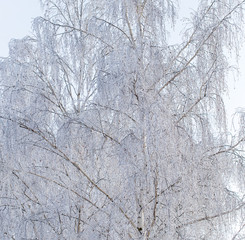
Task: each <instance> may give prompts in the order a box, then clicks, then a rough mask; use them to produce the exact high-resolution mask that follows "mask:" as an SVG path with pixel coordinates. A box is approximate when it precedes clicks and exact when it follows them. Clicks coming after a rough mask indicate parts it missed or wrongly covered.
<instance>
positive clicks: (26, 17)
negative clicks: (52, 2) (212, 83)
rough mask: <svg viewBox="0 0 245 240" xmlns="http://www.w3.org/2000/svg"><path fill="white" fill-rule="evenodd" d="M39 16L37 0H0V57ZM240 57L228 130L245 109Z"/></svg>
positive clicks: (188, 5)
mask: <svg viewBox="0 0 245 240" xmlns="http://www.w3.org/2000/svg"><path fill="white" fill-rule="evenodd" d="M197 2H198V1H197V0H184V1H183V0H181V1H180V8H181V12H180V15H181V14H183V15H185V14H186V13H189V12H190V11H191V9H195V7H196V5H197ZM41 14H42V11H41V8H40V3H39V0H0V57H7V56H8V43H9V41H10V40H11V39H13V38H16V39H20V38H23V37H25V36H26V35H30V34H31V29H32V27H31V26H32V21H33V19H34V18H35V17H37V16H40V15H41ZM244 42H245V40H244ZM240 56H241V58H240V61H239V64H240V76H239V78H237V79H236V80H237V81H236V82H234V81H233V79H229V81H228V87H229V96H225V104H226V108H227V114H228V120H229V122H228V127H229V129H230V127H231V123H232V115H233V114H234V112H235V111H236V109H245V68H244V67H245V48H244V49H243V50H242V52H241V54H240Z"/></svg>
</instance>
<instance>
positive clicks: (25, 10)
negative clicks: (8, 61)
mask: <svg viewBox="0 0 245 240" xmlns="http://www.w3.org/2000/svg"><path fill="white" fill-rule="evenodd" d="M41 14H42V11H41V8H40V4H39V0H0V56H1V57H7V56H8V43H9V41H10V40H11V39H12V38H15V39H20V38H23V37H25V36H26V35H30V33H31V29H32V28H31V25H32V21H33V19H34V18H35V17H37V16H40V15H41Z"/></svg>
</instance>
